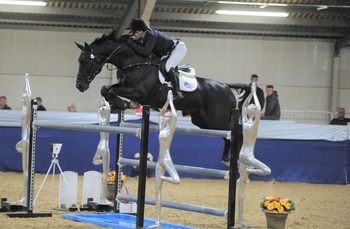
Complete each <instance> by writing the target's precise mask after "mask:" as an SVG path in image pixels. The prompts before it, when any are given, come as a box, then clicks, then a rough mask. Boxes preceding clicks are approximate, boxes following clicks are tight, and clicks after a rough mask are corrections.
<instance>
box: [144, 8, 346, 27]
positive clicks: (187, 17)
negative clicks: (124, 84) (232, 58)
mask: <svg viewBox="0 0 350 229" xmlns="http://www.w3.org/2000/svg"><path fill="white" fill-rule="evenodd" d="M156 19H159V20H177V21H198V22H206V23H210V22H222V23H248V24H273V25H299V26H301V25H302V26H323V27H327V26H329V27H334V26H339V27H345V26H350V21H347V20H335V19H312V18H305V19H301V18H272V17H244V16H228V15H207V14H189V13H170V12H166V13H159V12H153V14H152V18H151V20H156Z"/></svg>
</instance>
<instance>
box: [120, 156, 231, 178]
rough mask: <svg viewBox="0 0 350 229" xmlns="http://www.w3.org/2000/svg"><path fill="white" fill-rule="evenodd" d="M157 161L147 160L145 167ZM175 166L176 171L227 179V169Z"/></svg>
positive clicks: (123, 162)
mask: <svg viewBox="0 0 350 229" xmlns="http://www.w3.org/2000/svg"><path fill="white" fill-rule="evenodd" d="M119 164H121V165H131V166H138V165H139V160H135V159H127V158H119ZM156 165H157V163H156V162H153V161H147V168H151V169H155V168H156ZM175 168H176V170H177V171H178V172H184V173H190V174H199V175H204V176H213V177H220V178H225V179H228V177H229V175H230V173H229V171H228V170H227V171H225V170H219V169H208V168H202V167H194V166H187V165H175Z"/></svg>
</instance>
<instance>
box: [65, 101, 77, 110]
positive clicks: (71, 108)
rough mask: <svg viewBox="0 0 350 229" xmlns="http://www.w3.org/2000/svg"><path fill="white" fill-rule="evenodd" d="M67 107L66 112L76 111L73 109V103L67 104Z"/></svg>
mask: <svg viewBox="0 0 350 229" xmlns="http://www.w3.org/2000/svg"><path fill="white" fill-rule="evenodd" d="M67 109H68V112H77V110H76V109H75V104H74V103H70V104H68V106H67Z"/></svg>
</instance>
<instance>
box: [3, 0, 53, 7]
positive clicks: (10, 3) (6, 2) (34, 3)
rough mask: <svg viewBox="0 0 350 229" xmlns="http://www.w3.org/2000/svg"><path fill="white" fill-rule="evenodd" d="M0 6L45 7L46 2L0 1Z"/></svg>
mask: <svg viewBox="0 0 350 229" xmlns="http://www.w3.org/2000/svg"><path fill="white" fill-rule="evenodd" d="M0 4H7V5H26V6H46V4H47V3H46V2H42V1H10V0H0Z"/></svg>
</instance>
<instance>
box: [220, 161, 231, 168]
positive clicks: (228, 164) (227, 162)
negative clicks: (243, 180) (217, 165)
mask: <svg viewBox="0 0 350 229" xmlns="http://www.w3.org/2000/svg"><path fill="white" fill-rule="evenodd" d="M221 162H222V163H224V164H225V165H227V166H228V167H230V161H221Z"/></svg>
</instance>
